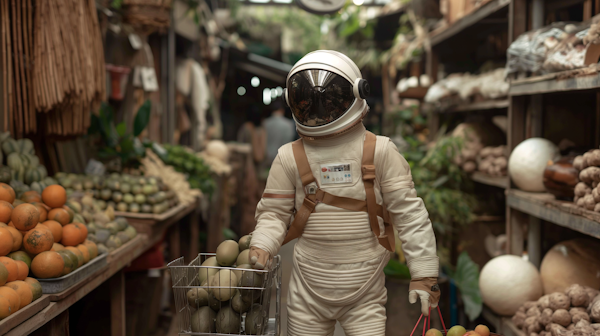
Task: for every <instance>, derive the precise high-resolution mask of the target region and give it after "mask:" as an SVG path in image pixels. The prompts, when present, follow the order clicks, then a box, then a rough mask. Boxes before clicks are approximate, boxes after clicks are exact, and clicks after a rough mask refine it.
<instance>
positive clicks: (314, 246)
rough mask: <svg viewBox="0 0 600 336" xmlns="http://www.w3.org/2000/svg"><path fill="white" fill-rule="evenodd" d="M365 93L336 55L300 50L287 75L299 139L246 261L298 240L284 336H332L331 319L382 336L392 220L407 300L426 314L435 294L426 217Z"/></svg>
mask: <svg viewBox="0 0 600 336" xmlns="http://www.w3.org/2000/svg"><path fill="white" fill-rule="evenodd" d="M368 93H369V86H368V84H367V82H366V81H365V80H364V79H362V75H361V73H360V70H359V69H358V67H357V66H356V65H355V64H354V62H352V60H350V59H349V58H348V57H347V56H345V55H343V54H341V53H338V52H335V51H326V50H320V51H315V52H312V53H310V54H308V55H306V56H305V57H304V58H302V59H301V60H300V61H299V62H298V63H297V64H296V65H295V66H294V67H293V69H292V70H291V71H290V73H289V75H288V78H287V88H286V91H285V93H284V95H285V98H286V102H287V103H288V105H289V106H290V108H291V109H292V112H293V115H294V121H295V122H296V127H297V131H298V133H299V134H300V136H301V138H302V139H301V140H298V141H296V142H293V143H290V144H287V145H284V146H283V147H281V148H280V149H279V153H278V155H277V157H276V159H275V161H274V162H273V165H272V167H271V171H270V173H269V178H268V180H267V186H266V189H265V192H264V194H263V198H262V199H261V201H260V203H259V205H258V208H257V210H256V220H257V226H256V229H255V231H254V233H253V236H252V241H251V248H250V258H251V260H252V263H253V265H254V267H256V268H261V267H264V266H265V265H266V264H267V263H268V262H269V260H270V258H271V257H272V256H274V255H276V254H277V253H278V251H279V248H280V247H281V245H282V244H284V243H287V242H288V241H290V240H292V239H295V238H299V240H298V242H297V243H296V245H295V250H294V262H293V271H292V278H291V280H290V285H289V292H288V299H287V310H288V335H290V336H307V335H315V336H316V335H318V336H325V335H332V334H333V331H334V328H335V322H336V320H337V321H339V322H340V324H341V326H342V328H343V329H344V331H345V333H346V335H348V336H365V335H375V336H380V335H385V321H386V313H385V303H386V301H387V292H386V289H385V276H384V273H383V272H382V270H383V268H384V267H385V265H386V264H387V262H388V260H389V258H390V253H389V251H393V249H394V237H393V235H394V233H393V229H392V226H391V225H393V226H394V227H395V228H396V229H397V231H398V233H399V238H400V239H401V241H402V249H403V250H404V254H405V256H406V259H407V261H408V267H409V269H410V272H411V277H412V280H411V286H410V293H409V300H410V301H411V303H414V302H416V301H417V298H420V300H421V304H422V311H423V313H424V314H427V312H428V309H429V307H430V305H431V306H432V307H436V306H437V302H438V300H439V295H440V291H439V287H438V285H437V276H438V268H439V261H438V258H437V255H436V244H435V236H434V233H433V229H432V226H431V222H430V221H429V215H428V213H427V210H426V209H425V206H424V204H423V201H422V200H421V199H420V198H419V197H417V194H416V191H415V189H414V184H413V182H412V177H411V174H410V167H409V165H408V163H407V162H406V160H405V159H404V158H403V157H402V155H400V154H399V153H398V150H397V148H396V146H395V145H394V144H393V143H392V142H391V141H390V140H389V139H388V138H386V137H381V136H377V137H376V136H375V135H373V134H372V133H370V132H367V131H366V130H365V127H364V126H363V123H362V119H363V118H364V117H365V115H366V114H367V113H368V111H369V107H368V106H367V103H366V101H365V98H366V96H367V95H368ZM388 223H389V224H388ZM391 223H393V224H391ZM388 250H389V251H388Z"/></svg>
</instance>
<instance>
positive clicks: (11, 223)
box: [8, 222, 27, 236]
mask: <svg viewBox="0 0 600 336" xmlns="http://www.w3.org/2000/svg"><path fill="white" fill-rule="evenodd" d="M8 226H10V227H11V228H15V229H17V228H16V227H15V224H13V222H9V223H8ZM17 231H19V232H20V233H21V236H25V235H26V234H27V231H21V230H19V229H17Z"/></svg>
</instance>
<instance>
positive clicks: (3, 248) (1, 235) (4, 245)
mask: <svg viewBox="0 0 600 336" xmlns="http://www.w3.org/2000/svg"><path fill="white" fill-rule="evenodd" d="M12 248H13V236H12V233H10V231H9V230H8V229H7V228H0V256H5V255H7V254H9V253H10V251H12Z"/></svg>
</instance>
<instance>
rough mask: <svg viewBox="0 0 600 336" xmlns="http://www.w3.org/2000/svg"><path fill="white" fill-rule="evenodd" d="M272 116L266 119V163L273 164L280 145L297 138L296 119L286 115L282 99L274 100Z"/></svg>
mask: <svg viewBox="0 0 600 336" xmlns="http://www.w3.org/2000/svg"><path fill="white" fill-rule="evenodd" d="M272 111H273V112H272V113H271V116H270V117H268V118H267V119H265V122H264V128H265V131H266V132H267V157H266V164H267V165H268V167H270V166H271V164H272V163H273V160H275V157H276V156H277V151H278V150H279V147H281V146H283V145H285V144H286V143H288V142H292V141H294V140H295V139H296V126H295V125H294V121H293V120H291V119H289V118H286V117H285V116H284V114H285V109H284V105H283V102H282V101H281V99H278V100H276V101H275V102H273V105H272Z"/></svg>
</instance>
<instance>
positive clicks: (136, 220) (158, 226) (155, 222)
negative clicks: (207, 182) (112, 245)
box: [115, 198, 200, 235]
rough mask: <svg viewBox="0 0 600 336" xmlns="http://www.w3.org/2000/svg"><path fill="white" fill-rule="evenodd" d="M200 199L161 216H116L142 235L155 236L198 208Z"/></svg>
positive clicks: (119, 213) (124, 213)
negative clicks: (125, 220)
mask: <svg viewBox="0 0 600 336" xmlns="http://www.w3.org/2000/svg"><path fill="white" fill-rule="evenodd" d="M199 200H200V199H199V198H198V199H196V201H195V202H192V203H191V204H188V205H183V204H179V205H177V206H176V207H174V208H172V209H171V210H169V211H167V212H165V213H163V214H160V215H154V214H139V213H138V214H135V213H130V212H115V216H123V217H125V218H127V221H128V222H129V225H131V226H133V227H135V229H136V230H137V231H138V232H140V233H146V234H149V235H153V234H154V232H156V231H161V230H163V228H165V227H168V226H171V225H172V224H173V223H175V222H177V221H179V220H180V219H182V218H183V217H185V216H186V215H188V214H190V213H191V212H192V211H194V210H195V209H197V208H198V206H199Z"/></svg>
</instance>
